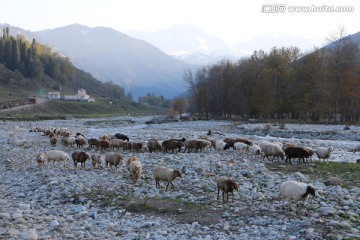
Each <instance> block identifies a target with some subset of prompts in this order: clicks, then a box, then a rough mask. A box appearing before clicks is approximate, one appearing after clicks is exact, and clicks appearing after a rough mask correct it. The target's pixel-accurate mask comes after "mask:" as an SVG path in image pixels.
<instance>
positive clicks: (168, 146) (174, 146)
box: [162, 140, 184, 153]
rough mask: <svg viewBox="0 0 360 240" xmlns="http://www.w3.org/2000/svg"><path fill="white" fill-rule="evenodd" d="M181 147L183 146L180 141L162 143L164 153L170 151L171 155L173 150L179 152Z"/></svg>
mask: <svg viewBox="0 0 360 240" xmlns="http://www.w3.org/2000/svg"><path fill="white" fill-rule="evenodd" d="M182 146H184V143H183V142H181V141H173V140H165V141H163V142H162V147H163V151H164V152H167V151H168V150H171V151H172V152H173V153H175V149H178V151H180V150H181V147H182Z"/></svg>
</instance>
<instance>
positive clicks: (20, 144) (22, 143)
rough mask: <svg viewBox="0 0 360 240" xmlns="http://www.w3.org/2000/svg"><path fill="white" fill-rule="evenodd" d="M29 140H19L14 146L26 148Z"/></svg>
mask: <svg viewBox="0 0 360 240" xmlns="http://www.w3.org/2000/svg"><path fill="white" fill-rule="evenodd" d="M27 142H28V141H27V140H26V139H17V140H15V141H14V145H15V147H24V146H25V145H26V144H27Z"/></svg>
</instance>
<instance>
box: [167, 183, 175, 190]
mask: <svg viewBox="0 0 360 240" xmlns="http://www.w3.org/2000/svg"><path fill="white" fill-rule="evenodd" d="M169 183H170V184H171V186H172V188H173V189H174V191H175V185H174V184H173V183H172V182H169ZM168 185H169V184H168Z"/></svg>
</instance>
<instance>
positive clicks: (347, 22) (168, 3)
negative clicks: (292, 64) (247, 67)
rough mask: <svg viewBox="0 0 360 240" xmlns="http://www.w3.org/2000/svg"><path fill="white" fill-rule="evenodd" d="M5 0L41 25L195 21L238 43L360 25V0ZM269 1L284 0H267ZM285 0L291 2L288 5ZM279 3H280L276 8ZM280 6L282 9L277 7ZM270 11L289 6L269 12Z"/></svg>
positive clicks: (145, 26)
mask: <svg viewBox="0 0 360 240" xmlns="http://www.w3.org/2000/svg"><path fill="white" fill-rule="evenodd" d="M244 2H245V1H241V0H0V6H1V14H0V23H9V24H10V25H13V26H17V27H21V28H24V29H26V30H31V31H37V30H44V29H50V28H57V27H62V26H66V25H69V24H73V23H79V24H82V25H86V26H89V27H96V26H105V27H111V28H114V29H117V30H119V31H121V32H125V31H127V30H141V31H158V30H161V29H164V28H169V27H171V26H172V25H174V24H181V25H186V24H192V25H193V26H195V27H197V28H200V29H202V30H204V31H205V32H206V33H208V34H210V35H213V36H215V37H218V38H220V39H222V40H224V41H225V42H227V43H229V44H231V45H233V44H235V43H239V42H242V41H247V40H251V39H252V38H254V37H257V36H262V35H265V34H268V33H278V34H279V33H280V34H282V33H287V34H290V35H294V36H301V37H304V38H310V39H324V41H325V38H326V37H329V35H330V34H331V33H334V32H336V31H337V30H338V29H339V26H344V27H345V30H346V32H347V33H348V34H353V33H356V32H359V31H360V24H359V19H360V1H357V0H343V1H333V0H310V1H309V0H302V1H298V0H296V1H295V0H268V1H265V0H253V1H248V3H244ZM269 3H274V4H280V7H281V8H276V7H278V6H279V5H275V6H274V5H267V4H269ZM284 4H285V8H282V7H283V6H284ZM291 6H310V7H311V6H317V7H318V6H325V7H327V6H328V7H337V6H350V7H353V12H342V13H339V12H312V13H309V12H290V10H289V7H291ZM274 7H275V8H274ZM276 9H278V10H276ZM269 11H283V12H280V13H269Z"/></svg>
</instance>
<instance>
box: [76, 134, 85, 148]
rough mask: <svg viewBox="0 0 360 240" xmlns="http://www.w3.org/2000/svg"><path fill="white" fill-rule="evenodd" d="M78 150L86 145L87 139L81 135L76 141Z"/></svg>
mask: <svg viewBox="0 0 360 240" xmlns="http://www.w3.org/2000/svg"><path fill="white" fill-rule="evenodd" d="M75 144H76V148H82V147H84V145H86V139H85V138H84V137H82V136H81V135H79V136H77V137H76V139H75Z"/></svg>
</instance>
